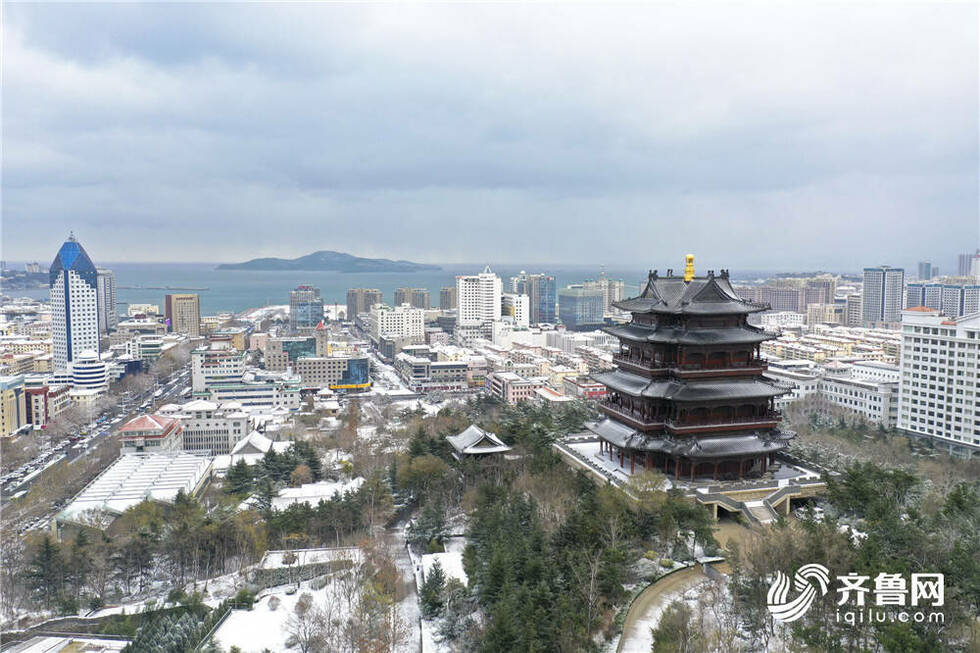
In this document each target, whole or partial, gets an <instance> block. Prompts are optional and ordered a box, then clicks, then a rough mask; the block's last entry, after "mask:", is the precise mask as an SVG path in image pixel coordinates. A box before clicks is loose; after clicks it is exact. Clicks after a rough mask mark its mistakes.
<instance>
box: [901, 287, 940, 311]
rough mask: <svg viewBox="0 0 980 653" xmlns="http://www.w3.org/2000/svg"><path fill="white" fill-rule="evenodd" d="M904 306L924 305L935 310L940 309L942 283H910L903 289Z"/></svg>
mask: <svg viewBox="0 0 980 653" xmlns="http://www.w3.org/2000/svg"><path fill="white" fill-rule="evenodd" d="M905 306H906V307H907V308H916V307H919V306H926V307H928V308H933V309H936V310H937V311H939V310H942V308H943V284H941V283H910V284H909V285H908V287H907V288H906V290H905Z"/></svg>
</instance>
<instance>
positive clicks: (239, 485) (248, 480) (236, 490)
mask: <svg viewBox="0 0 980 653" xmlns="http://www.w3.org/2000/svg"><path fill="white" fill-rule="evenodd" d="M251 489H252V469H251V468H250V467H249V466H248V463H246V462H245V461H244V460H239V461H238V462H237V463H235V464H234V465H232V466H231V467H230V468H229V469H228V474H227V475H226V476H225V492H227V493H229V494H237V495H240V496H243V495H246V494H248V493H249V491H250V490H251Z"/></svg>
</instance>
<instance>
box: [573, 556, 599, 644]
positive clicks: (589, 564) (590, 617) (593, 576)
mask: <svg viewBox="0 0 980 653" xmlns="http://www.w3.org/2000/svg"><path fill="white" fill-rule="evenodd" d="M601 571H602V549H599V548H597V549H595V550H594V551H592V552H590V553H583V554H582V559H581V560H579V561H578V562H577V563H576V564H574V565H572V573H573V574H574V575H575V581H576V585H577V587H578V591H579V594H580V595H581V596H582V601H583V602H584V603H585V633H586V636H587V637H588V638H589V639H591V638H592V627H593V625H594V624H595V621H596V619H597V618H598V617H599V615H600V614H601V612H602V604H603V598H602V591H601V590H600V588H599V575H600V573H601Z"/></svg>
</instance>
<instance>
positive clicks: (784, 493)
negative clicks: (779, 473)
mask: <svg viewBox="0 0 980 653" xmlns="http://www.w3.org/2000/svg"><path fill="white" fill-rule="evenodd" d="M801 491H802V488H800V486H799V485H787V486H785V487H781V488H779V489H778V490H776V491H775V492H773V493H772V494H770V495H769V496H767V497H766V498H765V499H763V500H762V502H763V503H764V504H766V505H767V506H768V507H769V509H770V510H772V511H773V512H774V513H775V512H776V504H778V503H780V502H781V501H783V499H786V500H787V501H789V497H790V496H792V495H794V494H799V493H800V492H801Z"/></svg>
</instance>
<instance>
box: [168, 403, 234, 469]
mask: <svg viewBox="0 0 980 653" xmlns="http://www.w3.org/2000/svg"><path fill="white" fill-rule="evenodd" d="M161 414H162V415H165V416H166V417H173V418H176V419H178V420H180V424H181V427H182V428H183V449H184V451H189V452H195V453H206V454H209V455H212V456H219V455H224V454H228V453H231V450H232V449H234V448H235V445H236V444H237V443H238V441H239V440H241V439H242V438H244V437H245V436H247V435H248V414H247V413H245V412H244V411H243V410H242V405H241V404H240V403H237V402H226V403H224V404H219V403H217V402H213V401H204V400H200V399H199V400H195V401H190V402H188V403H186V404H184V405H183V406H180V407H178V408H169V409H166V410H161Z"/></svg>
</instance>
